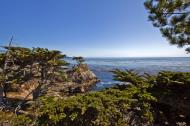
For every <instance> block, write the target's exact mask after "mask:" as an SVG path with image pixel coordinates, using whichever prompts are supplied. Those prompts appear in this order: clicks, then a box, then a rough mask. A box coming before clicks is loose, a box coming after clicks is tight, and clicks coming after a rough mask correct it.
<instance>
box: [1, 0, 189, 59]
mask: <svg viewBox="0 0 190 126" xmlns="http://www.w3.org/2000/svg"><path fill="white" fill-rule="evenodd" d="M147 15H148V14H147V11H146V10H145V8H144V6H143V0H0V45H4V44H7V41H8V40H9V39H10V36H11V35H14V41H15V42H14V44H15V45H20V46H27V47H46V48H49V49H58V50H61V51H63V52H64V53H66V54H67V55H68V56H79V55H81V56H84V57H154V56H159V57H160V56H188V55H187V54H186V53H185V51H184V49H178V48H177V47H176V46H170V45H169V44H168V42H167V41H166V40H165V38H162V36H161V34H160V32H159V30H158V29H156V28H154V27H153V26H152V24H151V22H148V21H147Z"/></svg>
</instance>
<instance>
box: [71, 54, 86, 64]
mask: <svg viewBox="0 0 190 126" xmlns="http://www.w3.org/2000/svg"><path fill="white" fill-rule="evenodd" d="M73 60H76V61H77V63H78V64H81V63H83V62H84V61H85V60H84V58H83V57H81V56H78V57H73Z"/></svg>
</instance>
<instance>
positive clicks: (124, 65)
mask: <svg viewBox="0 0 190 126" xmlns="http://www.w3.org/2000/svg"><path fill="white" fill-rule="evenodd" d="M69 62H71V64H74V61H72V60H71V59H70V58H69ZM85 63H87V64H88V66H89V68H90V69H91V70H92V71H93V72H94V73H95V74H96V76H97V77H98V78H99V79H100V82H99V83H97V84H96V85H95V86H94V87H92V90H102V89H104V88H109V87H112V86H114V85H115V84H117V83H118V82H117V81H114V80H113V74H112V72H111V71H112V70H114V69H121V70H125V69H127V70H134V71H136V72H137V73H139V74H143V73H149V74H157V73H158V72H160V71H175V72H190V57H88V58H85Z"/></svg>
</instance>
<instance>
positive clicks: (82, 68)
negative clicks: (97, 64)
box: [8, 64, 99, 100]
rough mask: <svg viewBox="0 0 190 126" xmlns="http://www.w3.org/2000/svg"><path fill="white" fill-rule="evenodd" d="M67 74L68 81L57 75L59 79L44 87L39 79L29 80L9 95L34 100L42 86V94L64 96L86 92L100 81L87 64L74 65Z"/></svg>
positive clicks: (48, 82) (49, 82)
mask: <svg viewBox="0 0 190 126" xmlns="http://www.w3.org/2000/svg"><path fill="white" fill-rule="evenodd" d="M65 76H66V81H65V80H61V77H60V76H57V77H56V78H58V79H56V80H57V81H55V80H54V81H47V82H46V84H43V86H42V87H40V86H39V82H40V80H39V79H32V80H29V81H28V82H25V83H24V84H22V85H21V86H20V87H19V89H18V90H17V91H16V92H9V93H8V97H10V98H12V99H13V98H16V99H21V100H22V99H25V98H26V99H25V100H32V99H33V98H34V94H35V90H38V89H37V88H39V87H40V88H41V89H39V90H40V95H45V96H53V97H58V98H62V97H63V96H69V95H73V94H75V93H85V92H87V91H88V90H89V88H90V87H91V86H93V85H94V84H96V83H97V82H98V81H99V80H98V78H97V77H96V75H95V74H94V73H93V72H92V71H91V70H90V69H89V68H88V66H87V64H79V65H76V66H74V67H73V68H71V69H69V70H68V71H67V72H66V75H65ZM32 91H33V92H32ZM30 92H32V93H30ZM27 95H29V96H27Z"/></svg>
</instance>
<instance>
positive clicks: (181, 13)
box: [144, 0, 190, 51]
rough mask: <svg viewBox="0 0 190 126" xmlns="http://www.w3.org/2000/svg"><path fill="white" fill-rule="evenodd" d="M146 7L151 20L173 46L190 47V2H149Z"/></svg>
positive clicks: (166, 0) (154, 0)
mask: <svg viewBox="0 0 190 126" xmlns="http://www.w3.org/2000/svg"><path fill="white" fill-rule="evenodd" d="M144 5H145V7H146V9H147V10H148V11H149V20H150V21H152V23H153V25H154V26H155V27H159V28H160V31H161V33H162V35H163V36H164V37H166V38H167V39H168V40H169V41H170V43H171V44H175V45H177V46H178V47H183V46H185V45H190V1H188V0H147V1H146V2H145V3H144ZM186 51H189V48H188V49H186Z"/></svg>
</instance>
